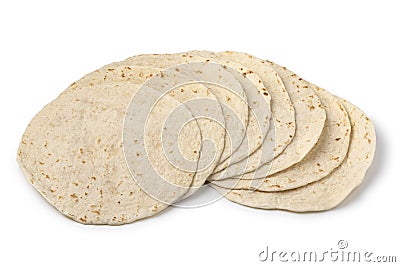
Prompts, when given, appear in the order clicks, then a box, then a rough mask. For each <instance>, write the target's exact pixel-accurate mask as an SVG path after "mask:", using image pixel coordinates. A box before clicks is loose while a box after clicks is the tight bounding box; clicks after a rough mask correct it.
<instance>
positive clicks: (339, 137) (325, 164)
mask: <svg viewBox="0 0 400 267" xmlns="http://www.w3.org/2000/svg"><path fill="white" fill-rule="evenodd" d="M309 85H310V87H311V86H313V85H312V84H309ZM316 92H317V95H318V97H319V99H320V100H321V103H322V104H323V106H324V108H325V111H326V121H325V127H324V130H323V131H322V134H321V136H320V138H319V140H318V142H317V144H316V145H315V146H314V147H313V148H312V150H311V151H310V152H309V153H308V154H307V155H306V156H305V157H304V159H303V160H302V161H300V162H299V163H297V164H295V165H293V166H292V167H290V168H288V169H286V170H283V171H281V172H278V173H275V174H273V175H270V176H267V177H265V178H263V179H253V176H256V177H257V176H258V175H257V171H255V173H254V174H253V173H251V174H245V175H243V177H242V178H241V179H240V180H239V181H238V180H237V179H226V180H221V181H214V182H213V184H215V185H218V186H220V187H224V188H228V189H231V188H233V189H250V190H251V189H253V190H255V189H256V190H258V191H263V192H273V191H284V190H288V189H293V188H297V187H301V186H304V185H306V184H309V183H312V182H315V181H317V180H320V179H322V178H323V177H325V176H327V175H328V174H329V173H331V172H332V171H333V170H334V169H335V168H337V167H338V166H339V165H340V164H341V163H342V161H343V160H344V158H345V156H346V154H347V150H348V147H349V142H350V131H351V126H350V121H349V118H348V115H347V112H346V110H345V108H344V107H343V105H342V104H341V103H340V101H339V100H338V99H337V98H336V97H334V96H333V95H332V94H330V93H329V92H328V91H325V90H323V89H321V88H318V87H316Z"/></svg>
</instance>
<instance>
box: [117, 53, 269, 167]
mask: <svg viewBox="0 0 400 267" xmlns="http://www.w3.org/2000/svg"><path fill="white" fill-rule="evenodd" d="M208 53H209V52H207V51H191V52H187V53H181V54H166V55H157V54H154V55H139V56H134V57H131V58H128V59H126V60H125V61H123V62H122V64H128V65H139V66H140V65H147V66H152V67H157V68H162V69H163V68H169V67H171V66H175V65H178V64H182V63H193V62H210V61H211V62H216V63H219V64H221V65H222V66H223V67H226V68H227V69H228V70H229V71H230V72H231V73H232V75H235V77H236V78H237V80H238V81H239V82H240V83H241V84H242V85H243V90H244V92H245V95H246V97H247V104H248V106H249V118H248V125H247V129H246V132H245V133H244V134H245V141H243V142H241V143H239V144H238V143H236V144H235V143H234V142H232V146H233V147H232V149H229V150H228V151H227V152H225V151H224V153H223V155H222V156H221V162H223V161H225V160H227V161H229V162H230V163H231V164H232V163H235V162H239V161H241V160H243V159H245V158H247V157H248V156H249V155H250V154H252V153H253V152H254V151H255V150H257V148H259V147H260V146H261V144H262V142H263V141H264V139H265V137H266V135H267V133H268V130H269V126H270V118H271V108H270V101H271V96H270V95H269V93H268V91H267V89H266V88H265V87H264V85H263V84H262V82H260V81H261V79H260V78H259V77H258V76H257V75H256V74H254V72H253V71H252V70H250V69H248V68H246V67H244V66H242V65H240V64H238V63H235V62H229V63H227V62H224V61H220V60H216V59H211V58H209V57H208ZM222 62H223V63H222ZM225 63H226V64H225ZM226 88H227V89H232V88H230V87H226ZM233 89H234V88H233ZM236 93H237V92H236ZM238 96H239V97H240V94H238ZM233 130H234V129H233ZM229 135H230V137H231V138H232V137H235V136H237V135H239V136H241V135H243V133H242V131H241V130H236V131H233V132H231V133H230V134H229ZM235 140H236V139H235ZM232 152H233V153H232Z"/></svg>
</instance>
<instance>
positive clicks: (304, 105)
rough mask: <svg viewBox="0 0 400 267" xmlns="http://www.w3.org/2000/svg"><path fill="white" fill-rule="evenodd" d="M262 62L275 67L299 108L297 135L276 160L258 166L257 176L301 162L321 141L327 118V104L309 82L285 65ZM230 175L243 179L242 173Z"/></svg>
mask: <svg viewBox="0 0 400 267" xmlns="http://www.w3.org/2000/svg"><path fill="white" fill-rule="evenodd" d="M262 63H263V64H267V65H269V66H271V67H272V68H273V69H274V70H275V71H276V72H277V73H278V74H279V76H280V77H281V79H282V81H283V83H284V85H285V88H286V90H287V92H288V93H289V96H290V99H291V100H292V103H293V106H294V109H295V118H296V134H295V136H294V138H293V140H292V141H291V142H290V144H288V146H287V147H286V149H285V150H284V151H283V152H282V153H281V154H280V155H279V156H277V157H276V158H275V159H274V160H273V161H272V162H270V163H267V164H264V165H261V166H258V167H257V176H255V175H254V174H255V173H253V172H250V173H249V175H253V177H254V178H264V177H266V176H268V175H273V174H275V173H277V172H280V171H282V170H285V169H287V168H289V167H291V166H293V165H294V164H296V163H298V162H300V161H301V160H302V159H303V158H304V157H305V156H306V155H307V154H308V153H309V152H310V150H311V149H312V148H313V147H314V145H315V144H316V143H317V141H318V139H319V137H320V135H321V132H322V130H323V128H324V124H325V120H326V114H325V110H324V107H323V105H322V103H321V101H320V99H319V98H318V96H317V94H316V93H315V91H314V90H313V88H311V87H310V85H309V84H308V83H307V82H305V81H304V80H303V79H302V78H300V77H298V76H297V75H296V74H295V73H293V72H291V71H289V70H288V69H286V68H285V67H281V66H279V65H277V64H275V63H272V62H267V61H262ZM255 167H256V166H255ZM224 177H227V176H224ZM227 178H228V177H227ZM230 178H234V179H240V178H241V175H239V176H234V177H230Z"/></svg>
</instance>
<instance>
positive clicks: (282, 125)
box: [190, 51, 296, 180]
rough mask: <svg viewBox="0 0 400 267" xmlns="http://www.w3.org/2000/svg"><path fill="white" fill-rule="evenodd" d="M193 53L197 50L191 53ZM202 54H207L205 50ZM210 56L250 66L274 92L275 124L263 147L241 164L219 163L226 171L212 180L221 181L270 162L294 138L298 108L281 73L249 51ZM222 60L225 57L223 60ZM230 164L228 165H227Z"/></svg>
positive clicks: (273, 113) (272, 106)
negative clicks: (294, 106) (294, 105)
mask: <svg viewBox="0 0 400 267" xmlns="http://www.w3.org/2000/svg"><path fill="white" fill-rule="evenodd" d="M190 53H191V54H193V53H195V52H190ZM202 53H203V54H204V53H206V52H205V51H202ZM208 57H210V58H212V59H213V60H214V59H216V58H217V59H219V62H220V63H222V62H230V61H232V62H236V63H239V64H241V65H243V66H245V67H246V68H249V69H251V70H252V71H254V72H255V74H257V75H258V76H259V77H260V79H261V82H262V83H263V84H264V86H265V88H267V91H268V92H269V93H270V95H271V113H272V120H273V121H272V122H273V124H271V125H272V126H273V127H270V131H269V132H268V135H267V137H266V138H265V139H264V142H263V144H262V146H261V147H260V148H258V149H257V150H256V151H255V152H254V153H253V154H251V155H250V156H249V157H248V158H247V159H245V160H242V161H240V162H238V163H235V164H231V165H229V162H228V161H226V162H223V163H221V164H219V165H218V167H217V168H216V170H215V172H218V171H221V170H224V172H223V173H222V172H219V173H215V174H214V175H213V176H212V177H210V178H209V179H210V180H220V179H224V178H226V177H232V176H237V175H240V174H242V173H246V172H250V171H253V170H255V169H256V167H257V166H260V165H264V164H266V163H268V162H270V161H271V160H272V159H273V158H274V157H277V156H278V155H280V154H281V153H282V152H283V150H284V149H285V148H286V147H287V145H288V144H289V143H290V142H291V141H292V139H293V137H294V135H295V129H296V126H295V124H296V122H295V111H294V108H293V104H292V102H291V100H290V97H289V94H288V92H287V91H286V88H285V86H284V85H283V82H282V80H281V78H280V77H279V75H278V73H277V72H276V71H275V70H274V69H273V68H271V67H270V66H268V65H266V64H264V63H262V60H261V59H258V58H256V57H254V56H251V55H249V54H245V53H240V52H231V51H226V52H219V53H213V52H208ZM221 60H223V61H222V62H221ZM228 166H229V167H228Z"/></svg>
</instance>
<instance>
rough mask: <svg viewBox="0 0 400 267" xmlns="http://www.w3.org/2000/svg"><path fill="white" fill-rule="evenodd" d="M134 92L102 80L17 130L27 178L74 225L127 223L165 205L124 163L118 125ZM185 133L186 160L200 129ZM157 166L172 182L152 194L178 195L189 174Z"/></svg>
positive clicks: (186, 185)
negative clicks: (20, 134) (187, 137)
mask: <svg viewBox="0 0 400 267" xmlns="http://www.w3.org/2000/svg"><path fill="white" fill-rule="evenodd" d="M136 89H137V86H136V87H135V86H132V85H126V84H124V85H118V84H113V85H102V86H99V87H95V88H91V90H87V92H88V93H87V94H83V93H80V94H72V95H68V96H62V97H59V98H58V99H56V100H54V101H53V102H52V103H50V104H48V105H47V106H45V107H44V108H43V109H42V111H40V112H39V113H38V114H37V115H36V116H35V117H34V118H33V120H32V121H31V123H30V124H29V126H28V127H27V129H26V131H25V133H24V135H23V138H22V141H21V144H20V147H19V149H18V161H19V163H20V165H21V167H22V169H23V170H24V173H25V174H26V176H27V178H28V180H29V181H30V182H31V184H32V185H33V186H34V187H35V189H36V190H38V191H39V192H40V193H41V194H42V195H43V196H44V198H45V199H46V200H47V201H48V202H49V203H50V204H52V205H53V206H55V207H56V208H57V209H58V210H59V211H60V212H61V213H63V214H64V215H66V216H67V217H70V218H72V219H73V220H75V221H77V222H80V223H84V224H124V223H130V222H133V221H136V220H138V219H141V218H145V217H148V216H152V215H154V214H156V213H159V212H160V211H162V210H164V209H165V208H166V207H167V206H168V205H167V204H165V203H162V202H160V201H158V200H156V199H154V198H152V197H151V196H149V195H148V194H147V193H146V192H145V191H144V190H143V189H142V188H141V187H139V186H138V185H137V184H136V183H135V181H134V179H133V178H132V176H131V174H130V172H129V169H128V167H127V164H126V162H125V155H124V152H123V144H122V130H123V122H124V117H125V113H126V109H127V106H128V105H129V103H130V99H131V96H132V94H133V93H134V92H135V90H136ZM82 92H83V91H82ZM163 99H164V101H167V102H166V103H169V104H170V105H172V106H178V105H181V103H179V102H178V101H176V100H174V99H173V98H170V97H165V98H163ZM170 107H171V106H166V107H165V108H167V109H169V108H170ZM99 129H101V131H100V130H99ZM189 130H191V137H192V140H191V141H192V142H189V143H187V144H185V145H184V147H186V148H187V150H186V151H187V153H188V154H186V155H187V158H196V157H198V153H194V151H196V150H199V149H200V143H201V134H200V130H199V128H196V127H191V128H189ZM160 160H162V158H161V157H160ZM163 162H165V160H163ZM162 165H164V167H163V169H162V170H164V171H165V172H168V173H169V175H165V176H167V178H168V179H169V182H171V183H172V184H175V185H179V186H180V187H174V188H175V190H173V191H169V190H162V194H163V195H161V196H160V197H162V198H163V199H167V200H169V201H176V200H179V199H180V198H181V197H182V196H183V195H184V194H185V193H186V192H187V190H188V188H189V186H190V185H191V183H192V181H193V176H194V173H193V172H189V171H183V170H177V169H173V168H171V167H170V165H169V164H163V163H161V162H159V166H158V167H159V168H162Z"/></svg>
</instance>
